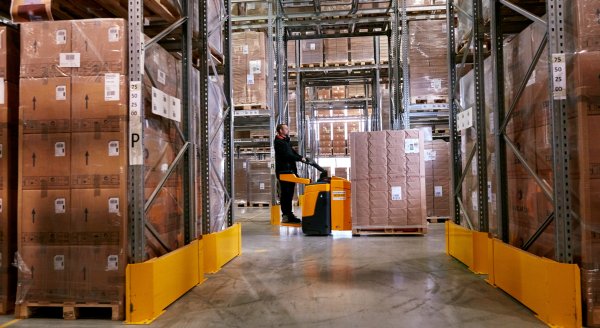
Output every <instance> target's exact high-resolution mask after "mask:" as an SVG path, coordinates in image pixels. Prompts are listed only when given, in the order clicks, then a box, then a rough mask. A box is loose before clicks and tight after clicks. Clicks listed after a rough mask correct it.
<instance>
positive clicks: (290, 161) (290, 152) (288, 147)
mask: <svg viewBox="0 0 600 328" xmlns="http://www.w3.org/2000/svg"><path fill="white" fill-rule="evenodd" d="M276 130H277V135H276V136H275V141H274V146H275V174H276V175H277V180H279V190H280V192H279V203H280V204H281V212H282V214H283V215H282V218H281V222H282V223H300V222H301V221H300V219H298V218H297V217H296V216H295V215H294V212H293V211H292V200H293V198H294V189H295V187H296V184H295V183H293V182H286V181H281V180H280V179H279V175H280V174H283V173H294V174H297V173H298V171H297V170H296V162H303V163H304V162H306V158H304V157H302V156H300V155H299V154H298V153H297V152H296V151H295V150H294V149H293V148H292V144H291V143H290V136H289V132H290V129H289V128H288V126H287V125H286V124H278V125H277V129H276Z"/></svg>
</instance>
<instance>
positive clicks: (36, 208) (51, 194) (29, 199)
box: [19, 189, 71, 249]
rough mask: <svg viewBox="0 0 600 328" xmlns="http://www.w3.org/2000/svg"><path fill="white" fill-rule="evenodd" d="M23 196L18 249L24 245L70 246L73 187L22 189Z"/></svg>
mask: <svg viewBox="0 0 600 328" xmlns="http://www.w3.org/2000/svg"><path fill="white" fill-rule="evenodd" d="M21 197H22V198H21V202H22V208H21V211H20V217H19V234H20V237H21V240H20V242H19V249H21V248H22V246H23V245H57V246H58V245H61V246H66V245H69V243H70V236H69V232H70V224H71V192H70V190H68V189H63V190H53V189H49V190H23V191H22V193H21Z"/></svg>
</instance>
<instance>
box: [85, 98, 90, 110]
mask: <svg viewBox="0 0 600 328" xmlns="http://www.w3.org/2000/svg"><path fill="white" fill-rule="evenodd" d="M88 100H90V97H88V95H85V109H88Z"/></svg>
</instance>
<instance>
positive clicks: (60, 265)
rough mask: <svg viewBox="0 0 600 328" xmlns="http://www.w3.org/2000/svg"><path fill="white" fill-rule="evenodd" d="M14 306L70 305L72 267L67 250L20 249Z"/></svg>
mask: <svg viewBox="0 0 600 328" xmlns="http://www.w3.org/2000/svg"><path fill="white" fill-rule="evenodd" d="M19 255H20V260H21V262H20V263H19V266H20V267H21V268H22V269H21V270H20V271H19V285H18V288H17V303H23V302H41V303H43V302H58V303H63V302H68V301H72V298H71V294H70V290H69V281H70V275H69V273H70V267H71V265H72V264H73V263H72V261H71V256H70V247H68V246H45V245H44V246H40V245H27V246H23V247H21V248H20V249H19Z"/></svg>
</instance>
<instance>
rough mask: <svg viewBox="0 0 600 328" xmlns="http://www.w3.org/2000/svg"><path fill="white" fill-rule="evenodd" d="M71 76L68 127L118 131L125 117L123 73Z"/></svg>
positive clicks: (120, 129)
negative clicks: (69, 125) (69, 121)
mask: <svg viewBox="0 0 600 328" xmlns="http://www.w3.org/2000/svg"><path fill="white" fill-rule="evenodd" d="M115 77H117V76H115V75H109V76H106V75H104V74H102V75H98V76H93V77H82V76H77V77H73V78H72V80H71V81H72V84H71V86H72V92H71V95H72V96H71V115H72V120H71V131H73V132H119V131H124V130H122V129H123V128H124V127H125V126H124V125H123V124H122V122H125V121H126V119H127V114H128V113H127V106H128V105H127V90H128V89H127V82H126V81H127V76H125V75H120V76H118V79H116V80H115V79H114V78H115Z"/></svg>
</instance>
